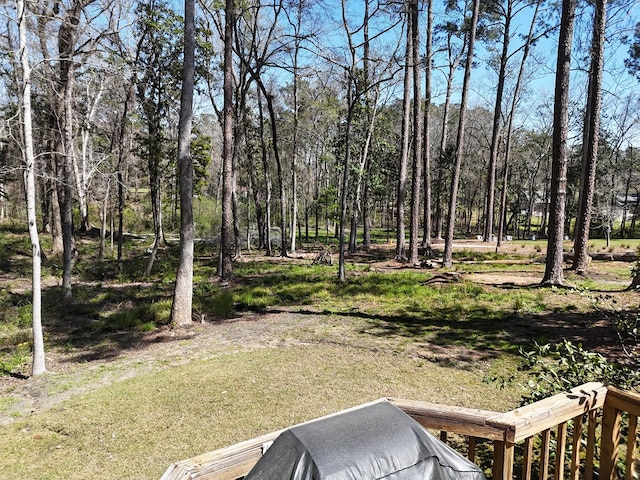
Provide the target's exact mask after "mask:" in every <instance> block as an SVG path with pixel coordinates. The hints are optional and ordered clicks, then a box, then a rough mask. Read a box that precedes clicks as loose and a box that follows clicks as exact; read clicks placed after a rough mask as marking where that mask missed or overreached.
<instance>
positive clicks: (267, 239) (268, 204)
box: [257, 88, 273, 257]
mask: <svg viewBox="0 0 640 480" xmlns="http://www.w3.org/2000/svg"><path fill="white" fill-rule="evenodd" d="M260 92H261V90H260V89H259V88H258V90H257V95H258V114H259V119H260V151H261V153H262V166H263V168H264V183H265V190H266V198H265V248H266V250H267V252H266V253H267V256H268V257H270V256H271V255H273V251H272V250H271V196H272V193H271V174H270V173H269V163H268V161H267V158H268V155H267V142H266V139H265V132H264V112H263V110H262V97H261V93H260Z"/></svg>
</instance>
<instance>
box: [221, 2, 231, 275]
mask: <svg viewBox="0 0 640 480" xmlns="http://www.w3.org/2000/svg"><path fill="white" fill-rule="evenodd" d="M224 12H225V26H224V83H223V92H224V93H223V95H224V106H223V119H224V121H223V125H224V126H223V146H222V226H221V236H220V268H219V271H220V277H221V278H222V280H223V281H228V280H230V279H231V277H232V275H233V265H232V255H233V198H232V194H233V121H234V118H233V28H234V25H235V0H226V2H225V9H224Z"/></svg>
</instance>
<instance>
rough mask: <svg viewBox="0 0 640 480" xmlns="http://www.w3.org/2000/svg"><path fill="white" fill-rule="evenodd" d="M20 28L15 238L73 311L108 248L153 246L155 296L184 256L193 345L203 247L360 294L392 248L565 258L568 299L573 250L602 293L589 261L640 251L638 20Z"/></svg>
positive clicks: (554, 275) (572, 6)
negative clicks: (169, 252) (379, 243)
mask: <svg viewBox="0 0 640 480" xmlns="http://www.w3.org/2000/svg"><path fill="white" fill-rule="evenodd" d="M607 7H609V8H607ZM1 8H3V9H4V18H5V19H6V22H5V25H4V28H3V31H2V48H3V51H4V53H5V55H3V61H2V63H3V68H2V75H1V77H0V78H1V82H2V94H3V95H2V111H3V122H2V129H1V130H0V191H1V192H2V195H1V196H0V201H1V203H0V222H2V223H5V224H6V223H9V224H11V225H28V227H29V233H30V237H31V243H32V249H33V261H34V266H33V279H34V282H36V281H37V278H38V277H39V271H40V270H39V269H40V262H41V261H42V259H43V258H44V259H45V260H46V258H60V259H61V264H62V269H61V284H62V288H63V292H64V295H63V296H64V298H66V299H67V300H69V299H71V298H72V297H73V293H72V292H73V290H72V279H73V272H74V265H75V264H76V263H77V262H78V261H81V259H80V258H79V255H78V251H79V250H78V248H76V241H77V240H76V239H77V235H79V234H89V233H92V232H93V233H94V234H96V235H99V238H100V244H99V245H100V246H99V249H100V253H99V258H103V257H104V256H105V255H107V254H112V255H114V256H115V258H116V260H117V261H116V263H115V265H116V267H115V268H116V269H117V272H112V273H114V274H117V273H122V271H123V264H124V262H125V261H126V248H127V245H126V242H125V239H126V238H127V236H129V235H140V234H146V233H148V232H152V235H151V237H150V238H149V242H148V250H147V251H148V255H147V258H148V260H147V261H146V264H145V266H144V272H141V274H143V275H144V276H149V275H150V274H151V272H152V270H153V268H154V262H155V260H156V258H157V254H158V251H159V249H162V248H163V247H164V246H165V245H167V244H168V243H169V244H170V243H171V242H173V243H174V244H176V243H179V244H180V261H179V266H178V273H177V280H176V288H175V292H174V307H173V310H172V318H173V319H174V324H175V325H180V324H181V323H190V322H191V316H192V315H191V306H190V302H191V297H190V295H191V294H190V293H185V292H189V290H192V276H193V265H192V264H193V249H194V247H193V245H194V242H200V243H202V242H204V244H206V245H210V246H211V247H210V248H211V249H212V251H217V252H219V262H218V275H219V276H220V277H221V278H222V280H223V281H228V280H229V279H231V278H232V276H233V261H234V259H237V258H240V257H241V256H242V252H243V251H251V250H258V251H264V252H265V253H266V255H267V256H274V255H279V256H280V257H287V256H289V255H294V254H295V253H296V250H297V249H298V248H299V243H300V242H302V241H303V240H304V241H305V242H315V243H316V244H317V245H320V244H321V243H322V242H321V239H324V242H325V243H326V242H327V241H328V240H329V239H330V238H333V239H335V243H336V244H335V245H334V246H333V247H332V248H335V249H337V254H338V256H339V262H338V278H339V280H341V281H344V280H345V267H344V265H345V255H349V254H353V253H355V252H356V251H358V250H359V249H362V250H365V251H366V250H367V249H369V248H370V247H371V245H372V235H373V234H372V232H375V231H378V232H379V231H383V232H386V236H387V237H388V238H389V237H391V238H393V239H395V259H396V260H398V261H401V262H407V263H409V264H416V263H419V262H420V261H421V259H423V258H424V257H425V255H427V254H428V252H430V251H431V247H432V244H434V243H437V242H441V243H442V244H443V260H442V265H443V266H445V267H446V266H451V263H452V243H453V240H454V238H478V239H482V240H483V241H484V242H487V243H489V242H493V243H495V245H496V251H498V250H499V248H500V246H501V244H502V242H504V241H506V240H507V239H509V240H512V239H535V238H544V239H548V247H547V256H546V259H547V260H546V264H547V268H546V272H545V276H544V279H543V283H547V284H558V285H561V284H562V283H563V272H562V262H563V246H562V242H563V241H565V240H567V239H574V242H575V243H574V251H575V256H574V268H575V269H576V270H578V271H584V270H586V268H587V267H586V265H587V262H588V259H587V257H588V254H587V250H588V244H589V238H606V239H607V242H609V241H610V239H611V238H614V237H617V238H633V237H634V235H636V233H637V228H638V226H637V224H636V219H637V217H638V215H639V214H640V212H639V211H638V207H639V206H640V196H639V194H638V190H637V188H638V174H639V171H640V164H639V160H638V155H637V152H636V151H635V148H634V142H635V141H636V140H637V133H638V131H637V129H638V96H637V76H638V75H639V73H638V72H639V70H640V68H639V67H640V51H639V47H638V42H639V37H640V27H639V25H640V24H636V21H637V20H636V17H635V15H634V13H635V8H636V5H635V3H634V2H626V1H622V2H616V3H612V4H611V5H608V4H607V2H606V1H604V0H598V1H597V2H595V3H593V4H592V3H584V4H582V3H578V2H576V1H575V0H567V1H566V2H564V3H563V4H562V5H559V4H557V3H554V2H546V1H543V0H540V1H519V0H505V1H493V0H491V1H484V0H473V1H467V2H455V1H449V2H443V3H434V2H420V1H418V0H407V1H405V2H399V1H369V0H366V1H365V2H350V1H347V0H342V2H323V1H321V0H317V1H312V0H308V1H298V2H288V1H286V0H277V1H274V2H261V1H248V2H240V1H238V2H234V1H232V0H227V2H226V3H225V5H222V4H217V3H212V4H209V3H207V2H198V4H197V5H196V4H195V3H194V2H193V1H191V0H189V1H187V2H185V4H184V5H182V4H177V3H174V2H167V1H163V0H150V1H146V2H133V3H129V2H122V1H119V0H69V1H66V2H61V1H45V2H30V1H24V2H22V1H16V2H5V3H4V4H3V6H2V7H1ZM558 46H561V47H562V48H558ZM25 199H26V201H25ZM407 236H408V241H407ZM40 238H43V240H42V243H43V244H44V245H46V248H41V246H40ZM109 246H110V248H109ZM107 250H109V252H110V253H108V252H107ZM36 263H37V264H38V265H36ZM37 290H39V287H38V286H37V284H34V287H33V291H34V295H37V293H35V292H36V291H37ZM181 298H182V299H183V300H180V299H181ZM180 301H183V302H186V303H184V304H180ZM39 304H40V301H39V300H38V299H35V298H34V300H33V305H34V312H35V311H36V310H38V309H39ZM180 319H182V320H180ZM34 325H35V323H34ZM35 330H37V329H34V331H35Z"/></svg>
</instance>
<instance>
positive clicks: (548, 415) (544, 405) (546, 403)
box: [488, 382, 607, 443]
mask: <svg viewBox="0 0 640 480" xmlns="http://www.w3.org/2000/svg"><path fill="white" fill-rule="evenodd" d="M606 396H607V387H606V386H605V385H603V384H602V383H598V382H592V383H585V384H584V385H581V386H579V387H576V388H573V389H571V390H569V391H568V392H566V393H560V394H558V395H554V396H553V397H548V398H545V399H543V400H540V401H538V402H535V403H531V404H529V405H526V406H524V407H520V408H516V409H515V410H511V411H510V412H507V413H503V414H500V415H498V416H496V417H494V418H491V419H489V420H488V423H489V424H493V425H498V426H500V427H501V428H502V427H504V426H508V427H507V436H506V438H505V440H506V441H508V442H511V443H518V442H521V441H523V440H524V439H525V438H527V437H530V436H532V435H535V434H537V433H540V432H543V431H545V430H548V429H550V428H552V427H555V426H556V425H559V424H560V423H563V422H567V421H569V420H571V419H572V418H574V417H576V416H577V415H580V414H583V413H587V412H589V411H590V410H594V409H596V408H601V407H602V406H603V405H604V402H605V398H606Z"/></svg>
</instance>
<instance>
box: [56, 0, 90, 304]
mask: <svg viewBox="0 0 640 480" xmlns="http://www.w3.org/2000/svg"><path fill="white" fill-rule="evenodd" d="M85 3H86V0H84V1H80V0H76V1H74V2H73V3H72V4H71V5H70V6H69V8H68V10H67V11H66V12H65V15H64V18H63V20H62V24H61V26H60V29H59V31H58V54H59V58H60V60H59V70H58V78H57V85H56V93H57V115H58V118H59V121H60V125H61V131H60V137H59V147H60V152H59V154H58V155H56V158H57V163H58V165H57V167H58V174H59V177H58V180H59V182H58V185H59V187H58V200H59V201H60V202H61V203H60V218H61V221H62V246H63V252H62V289H63V298H64V299H65V301H69V300H71V298H72V292H71V274H72V271H73V259H74V257H75V242H74V239H73V210H72V209H73V197H72V195H73V190H72V188H71V185H73V158H72V157H73V86H74V75H75V61H74V58H73V57H74V52H75V43H76V37H77V34H78V25H79V23H80V15H81V12H82V9H83V8H84V6H85Z"/></svg>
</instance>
